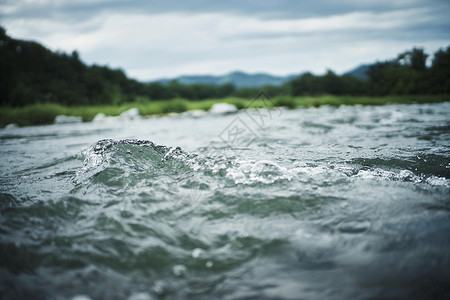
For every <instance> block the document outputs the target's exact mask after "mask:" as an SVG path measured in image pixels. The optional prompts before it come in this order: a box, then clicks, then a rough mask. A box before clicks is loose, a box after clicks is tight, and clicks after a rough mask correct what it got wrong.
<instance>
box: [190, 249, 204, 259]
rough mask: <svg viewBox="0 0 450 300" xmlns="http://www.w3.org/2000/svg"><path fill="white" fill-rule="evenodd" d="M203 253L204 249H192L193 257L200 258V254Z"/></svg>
mask: <svg viewBox="0 0 450 300" xmlns="http://www.w3.org/2000/svg"><path fill="white" fill-rule="evenodd" d="M202 253H203V250H202V249H200V248H195V249H194V250H193V251H192V257H193V258H198V257H200V255H202Z"/></svg>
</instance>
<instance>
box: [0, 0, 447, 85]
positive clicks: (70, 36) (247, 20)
mask: <svg viewBox="0 0 450 300" xmlns="http://www.w3.org/2000/svg"><path fill="white" fill-rule="evenodd" d="M449 16H450V1H448V0H364V1H362V0H361V1H354V0H334V1H332V0H278V1H275V0H228V1H218V0H209V1H206V0H192V1H188V0H185V1H181V0H164V1H153V0H135V1H132V0H128V1H126V0H0V24H2V25H3V26H4V27H5V28H6V30H7V32H8V34H9V35H11V36H12V37H15V38H22V39H29V40H35V41H38V42H40V43H42V44H44V45H45V46H47V47H49V48H50V49H52V50H62V51H65V52H69V53H70V52H72V51H73V50H77V51H78V52H79V53H80V56H81V58H82V60H83V61H84V62H86V63H88V64H93V63H95V64H101V65H109V66H110V67H114V68H117V67H120V68H122V69H123V70H124V71H125V72H126V73H127V74H128V75H129V76H131V77H133V78H136V79H139V80H142V81H148V80H153V79H158V78H164V77H175V76H178V75H186V74H216V75H220V74H225V73H228V72H230V71H234V70H242V71H245V72H250V73H255V72H265V73H271V74H275V75H287V74H299V73H302V72H305V71H312V72H314V73H317V74H320V73H323V72H324V71H325V70H326V69H328V68H329V69H332V70H334V71H336V72H338V73H342V72H344V71H347V70H349V69H352V68H354V67H356V66H357V65H359V64H361V63H371V62H374V61H376V60H383V59H388V58H393V57H395V56H396V55H397V54H398V53H400V52H402V51H405V50H408V49H411V48H412V47H414V46H419V47H424V48H425V50H426V51H427V52H429V53H430V52H434V51H436V50H437V49H439V48H441V47H446V46H448V45H450V18H449Z"/></svg>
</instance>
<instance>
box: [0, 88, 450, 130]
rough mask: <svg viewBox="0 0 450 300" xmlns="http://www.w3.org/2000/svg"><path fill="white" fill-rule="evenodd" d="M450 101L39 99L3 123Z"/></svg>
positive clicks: (0, 117)
mask: <svg viewBox="0 0 450 300" xmlns="http://www.w3.org/2000/svg"><path fill="white" fill-rule="evenodd" d="M446 101H450V95H445V96H434V95H433V96H429V95H428V96H387V97H353V96H319V97H290V96H286V97H276V98H273V99H269V98H268V97H258V98H257V99H241V98H225V99H211V100H202V101H188V100H185V99H173V100H164V101H135V102H130V103H126V104H122V105H99V106H63V105H60V104H55V103H42V104H41V103H39V104H32V105H27V106H23V107H9V106H0V126H1V127H4V126H6V125H8V124H17V125H18V126H30V125H43V124H52V123H53V122H54V120H55V118H56V116H58V115H65V116H79V117H81V118H82V120H83V122H89V121H92V120H93V119H94V117H95V116H96V115H97V114H99V113H103V114H105V115H106V116H119V115H120V114H121V113H123V112H124V111H127V110H129V109H131V108H137V109H138V110H139V114H140V115H141V116H150V115H163V114H168V113H181V112H185V111H188V110H204V111H207V110H209V109H210V108H211V107H212V106H213V105H214V104H215V103H229V104H233V105H235V106H236V107H237V108H238V109H244V108H250V107H253V108H257V107H274V106H285V107H288V108H296V107H311V106H314V107H317V106H321V105H332V106H339V105H385V104H410V103H438V102H446Z"/></svg>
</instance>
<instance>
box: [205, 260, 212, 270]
mask: <svg viewBox="0 0 450 300" xmlns="http://www.w3.org/2000/svg"><path fill="white" fill-rule="evenodd" d="M213 264H214V263H213V262H212V261H210V260H208V261H207V262H206V267H207V268H211V267H212V266H213Z"/></svg>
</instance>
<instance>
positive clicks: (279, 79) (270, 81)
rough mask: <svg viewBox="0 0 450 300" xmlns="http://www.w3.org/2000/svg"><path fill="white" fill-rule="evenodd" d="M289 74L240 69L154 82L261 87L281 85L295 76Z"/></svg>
mask: <svg viewBox="0 0 450 300" xmlns="http://www.w3.org/2000/svg"><path fill="white" fill-rule="evenodd" d="M297 76H298V75H291V76H274V75H270V74H265V73H256V74H248V73H245V72H241V71H235V72H231V73H228V74H225V75H221V76H213V75H184V76H180V77H176V78H173V79H159V80H156V82H158V83H161V84H168V83H169V82H170V81H173V80H175V81H177V82H178V83H179V84H184V85H191V84H213V85H217V86H219V85H224V84H232V85H234V86H235V87H237V88H241V87H261V86H265V85H271V86H281V85H283V84H285V83H286V82H288V81H289V80H291V79H293V78H295V77H297Z"/></svg>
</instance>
